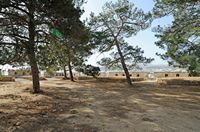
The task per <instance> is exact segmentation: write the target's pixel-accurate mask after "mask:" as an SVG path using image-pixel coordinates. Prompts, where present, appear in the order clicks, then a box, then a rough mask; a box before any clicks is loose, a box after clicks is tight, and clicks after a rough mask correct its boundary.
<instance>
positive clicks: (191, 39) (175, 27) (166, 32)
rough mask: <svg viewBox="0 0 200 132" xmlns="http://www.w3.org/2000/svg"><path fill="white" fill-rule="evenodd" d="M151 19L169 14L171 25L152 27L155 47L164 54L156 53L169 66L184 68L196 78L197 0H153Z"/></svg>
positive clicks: (199, 57) (199, 60)
mask: <svg viewBox="0 0 200 132" xmlns="http://www.w3.org/2000/svg"><path fill="white" fill-rule="evenodd" d="M154 14H155V17H162V16H165V15H172V16H173V17H174V20H173V22H172V25H170V26H166V27H160V26H158V27H157V28H156V30H155V31H156V32H157V34H156V37H157V38H158V39H159V41H157V42H156V45H157V46H158V47H160V48H162V49H164V50H165V51H166V53H165V54H158V55H160V56H161V57H162V58H163V59H165V60H168V62H169V64H170V65H174V66H179V67H184V68H187V69H188V71H189V72H190V73H191V74H192V75H200V28H199V27H200V2H199V1H197V0H190V1H186V0H182V1H179V2H177V1H175V0H163V1H161V0H157V3H156V5H155V8H154Z"/></svg>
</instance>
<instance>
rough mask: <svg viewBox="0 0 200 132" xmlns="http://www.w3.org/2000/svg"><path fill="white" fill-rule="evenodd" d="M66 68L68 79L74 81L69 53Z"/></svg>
mask: <svg viewBox="0 0 200 132" xmlns="http://www.w3.org/2000/svg"><path fill="white" fill-rule="evenodd" d="M68 68H69V74H70V80H71V81H72V82H74V76H73V72H72V66H71V59H70V55H69V61H68Z"/></svg>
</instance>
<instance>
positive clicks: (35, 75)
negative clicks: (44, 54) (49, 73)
mask: <svg viewBox="0 0 200 132" xmlns="http://www.w3.org/2000/svg"><path fill="white" fill-rule="evenodd" d="M28 57H29V61H30V66H31V73H32V82H33V91H34V93H39V92H40V80H39V69H38V66H37V61H36V58H35V52H34V51H33V52H29V55H28Z"/></svg>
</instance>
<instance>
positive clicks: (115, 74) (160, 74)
mask: <svg viewBox="0 0 200 132" xmlns="http://www.w3.org/2000/svg"><path fill="white" fill-rule="evenodd" d="M149 74H151V75H152V74H153V76H154V77H155V78H166V77H189V73H187V72H154V73H150V72H130V76H131V77H142V78H148V77H149ZM123 76H124V77H125V73H123V72H109V73H105V72H102V73H101V74H100V77H123Z"/></svg>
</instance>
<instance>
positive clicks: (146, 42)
mask: <svg viewBox="0 0 200 132" xmlns="http://www.w3.org/2000/svg"><path fill="white" fill-rule="evenodd" d="M108 1H113V2H116V1H117V0H88V1H87V3H86V4H85V5H84V10H85V13H84V14H83V16H82V20H84V19H86V18H87V17H89V15H90V13H91V12H94V13H95V14H96V15H98V13H100V12H101V11H102V6H103V5H104V4H105V3H106V2H108ZM129 1H130V2H132V3H134V4H135V6H136V7H137V8H140V9H143V10H144V11H145V12H148V11H151V10H152V8H153V6H154V2H153V0H129ZM172 20H173V18H172V17H171V16H167V17H164V18H160V19H157V20H154V21H153V23H152V25H151V27H150V28H148V29H146V30H144V31H140V32H139V33H138V34H137V35H136V36H132V37H130V38H129V39H126V41H127V42H128V43H129V44H130V45H133V46H137V45H138V46H139V47H141V48H142V50H144V56H146V57H151V58H154V59H155V60H154V61H153V62H152V63H151V65H167V64H168V63H167V61H164V60H162V59H161V58H160V57H159V56H156V52H158V53H164V51H163V50H161V49H159V48H158V47H157V46H156V45H155V42H156V41H157V38H156V37H155V33H154V32H152V28H153V27H156V26H158V25H160V26H165V25H166V26H167V25H169V24H171V22H172ZM106 56H107V54H106V53H104V54H100V53H95V54H94V55H92V56H91V57H90V58H89V59H88V64H92V65H97V64H96V62H97V61H99V60H101V58H102V57H106Z"/></svg>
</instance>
